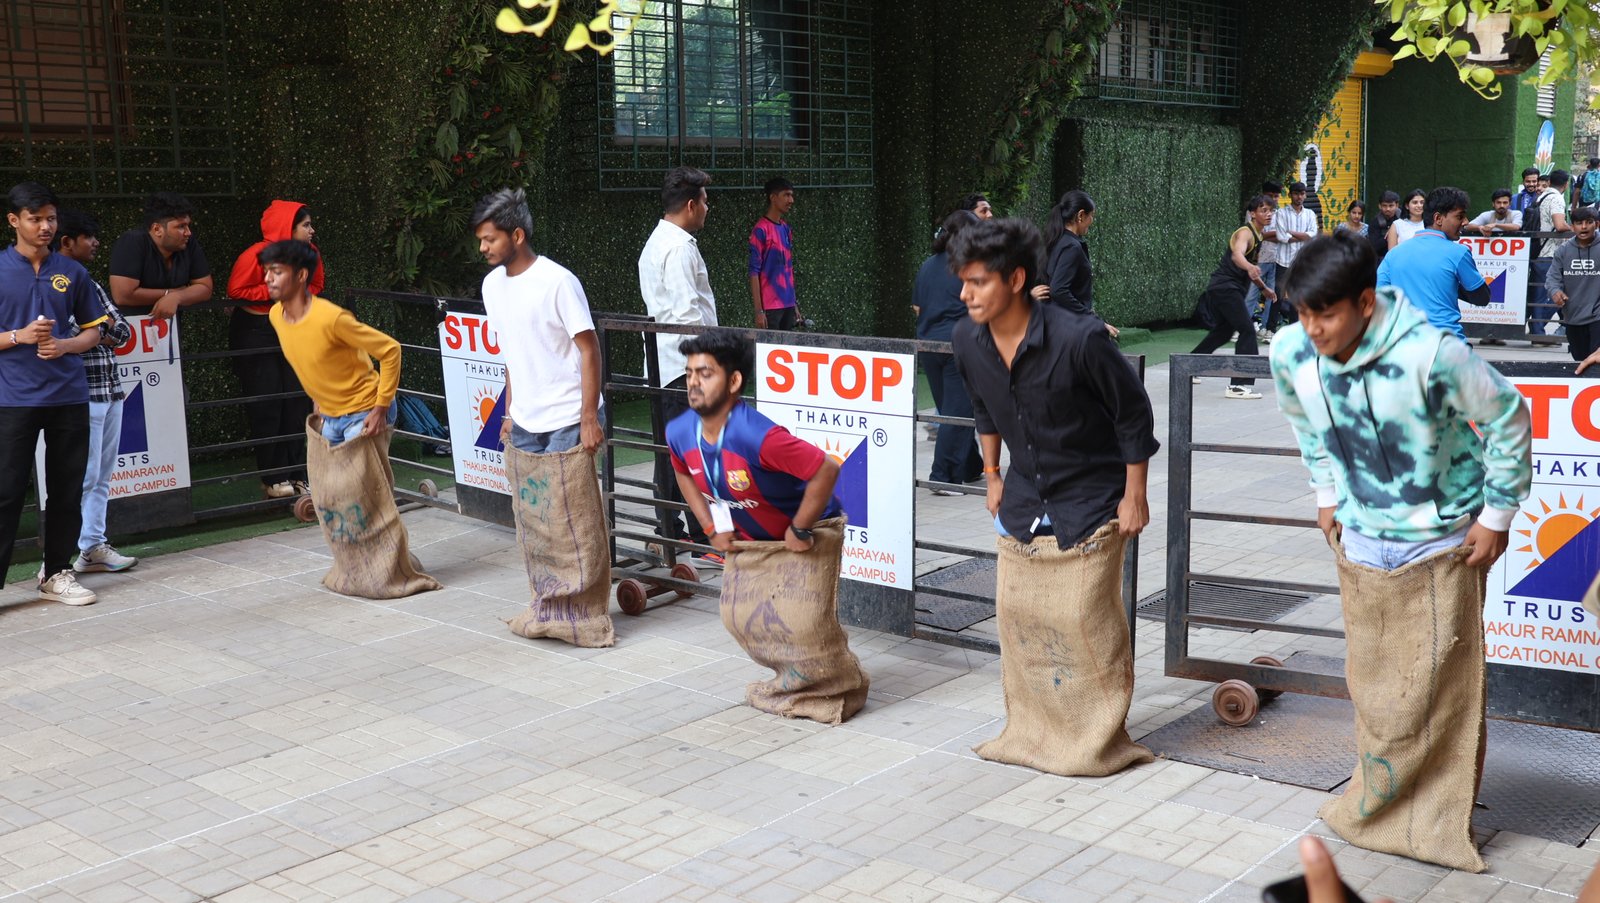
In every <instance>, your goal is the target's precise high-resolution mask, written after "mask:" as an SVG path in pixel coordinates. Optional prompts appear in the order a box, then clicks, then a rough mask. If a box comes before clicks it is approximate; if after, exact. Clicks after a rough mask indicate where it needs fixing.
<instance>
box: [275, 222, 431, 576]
mask: <svg viewBox="0 0 1600 903" xmlns="http://www.w3.org/2000/svg"><path fill="white" fill-rule="evenodd" d="M257 256H258V258H259V261H260V263H261V268H262V270H263V272H264V275H265V278H266V283H267V294H268V296H269V297H271V298H272V300H273V301H274V302H275V303H274V304H273V305H272V309H271V310H270V311H268V312H267V319H268V320H269V321H270V322H271V324H272V328H273V330H274V331H275V332H276V333H277V334H278V343H279V344H280V345H282V346H283V356H284V358H285V359H286V360H288V362H289V366H290V367H292V368H294V375H295V376H296V377H297V378H299V380H300V385H301V386H304V387H305V390H306V394H307V395H310V396H311V400H312V401H313V402H314V403H315V404H316V406H317V408H316V413H314V414H312V415H311V416H310V417H309V418H307V421H306V472H307V474H308V475H309V476H310V478H311V499H312V501H314V502H315V503H316V506H317V519H318V520H319V521H321V522H322V535H323V536H324V538H326V539H327V540H328V548H329V550H330V551H332V552H333V568H332V569H331V570H329V571H328V574H327V576H325V577H323V578H322V584H323V585H324V586H326V587H327V588H329V589H331V590H333V591H334V592H336V593H344V594H345V595H347V596H361V597H363V598H366V599H398V598H401V597H403V596H410V595H413V594H415V593H420V592H426V591H427V590H432V589H439V583H438V582H437V581H435V580H434V579H433V578H432V577H429V576H428V575H427V574H424V573H423V572H422V565H421V563H420V562H418V561H417V560H416V558H415V557H413V556H412V555H411V550H410V548H409V545H410V539H409V537H408V536H407V534H406V526H405V524H403V523H401V521H400V510H399V509H398V508H396V507H395V504H394V471H393V470H391V469H390V466H389V438H390V435H391V434H392V433H393V429H392V428H393V426H394V418H395V407H394V397H395V393H396V392H397V391H398V390H399V387H400V343H398V342H396V341H395V340H394V339H393V338H391V337H389V336H387V335H385V334H384V333H382V332H379V331H378V330H376V329H373V328H372V327H371V326H368V325H367V324H365V323H363V322H361V321H360V320H358V319H356V315H355V314H353V313H351V312H350V311H348V310H346V309H344V308H343V307H340V306H339V305H337V304H335V303H333V302H332V301H329V300H328V299H326V298H322V297H319V296H317V295H313V294H311V293H310V291H309V290H308V288H307V285H308V283H309V281H310V279H311V274H312V273H313V272H316V269H317V250H316V249H315V248H313V247H312V246H311V245H310V244H309V243H307V242H303V241H296V240H294V239H285V240H283V241H276V242H273V243H272V244H270V245H267V246H266V247H265V248H262V249H261V252H260V253H259V255H257ZM373 361H377V362H378V364H379V366H380V368H381V369H373V366H372V364H373Z"/></svg>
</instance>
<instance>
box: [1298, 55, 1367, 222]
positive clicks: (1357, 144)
mask: <svg viewBox="0 0 1600 903" xmlns="http://www.w3.org/2000/svg"><path fill="white" fill-rule="evenodd" d="M1365 98H1366V80H1365V79H1360V78H1348V79H1346V80H1345V82H1344V84H1343V85H1341V86H1340V88H1339V92H1338V93H1337V94H1335V95H1334V97H1333V106H1332V107H1331V108H1330V109H1329V110H1328V114H1327V115H1326V116H1324V117H1323V118H1322V122H1321V123H1319V124H1318V125H1317V130H1316V132H1315V133H1313V135H1312V137H1311V141H1310V142H1308V143H1309V144H1310V145H1314V146H1315V147H1316V149H1317V155H1316V157H1315V160H1316V164H1315V166H1312V165H1311V164H1310V162H1309V161H1308V159H1306V158H1302V159H1301V160H1300V161H1299V162H1298V163H1297V164H1296V166H1295V169H1296V176H1295V177H1296V178H1297V179H1299V180H1300V181H1302V182H1305V183H1306V184H1307V186H1308V187H1314V188H1315V190H1316V192H1317V200H1318V201H1319V202H1320V206H1321V208H1322V216H1321V218H1322V228H1323V231H1332V229H1333V227H1334V226H1336V225H1338V224H1339V223H1340V222H1342V221H1343V220H1344V217H1345V208H1347V207H1348V206H1349V205H1350V202H1351V201H1353V200H1355V199H1356V198H1358V197H1360V191H1361V127H1362V124H1363V123H1364V122H1365V116H1364V115H1363V110H1362V103H1363V101H1364V100H1365ZM1307 157H1308V158H1309V157H1311V155H1309V154H1308V155H1307ZM1313 182H1314V183H1315V184H1314V185H1313Z"/></svg>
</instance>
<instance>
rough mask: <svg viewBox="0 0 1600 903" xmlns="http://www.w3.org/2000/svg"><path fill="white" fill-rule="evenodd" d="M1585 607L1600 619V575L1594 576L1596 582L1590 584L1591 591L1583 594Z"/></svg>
mask: <svg viewBox="0 0 1600 903" xmlns="http://www.w3.org/2000/svg"><path fill="white" fill-rule="evenodd" d="M1583 607H1584V609H1585V610H1587V611H1588V612H1589V614H1591V615H1593V616H1594V617H1595V618H1597V619H1600V574H1595V575H1594V582H1593V583H1591V584H1589V591H1588V592H1586V593H1584V594H1583Z"/></svg>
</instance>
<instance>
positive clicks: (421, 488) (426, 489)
mask: <svg viewBox="0 0 1600 903" xmlns="http://www.w3.org/2000/svg"><path fill="white" fill-rule="evenodd" d="M417 491H418V492H420V493H422V494H423V495H425V496H427V497H428V498H430V499H436V498H438V497H439V484H437V483H435V482H434V481H432V480H423V481H422V482H420V483H418V484H417Z"/></svg>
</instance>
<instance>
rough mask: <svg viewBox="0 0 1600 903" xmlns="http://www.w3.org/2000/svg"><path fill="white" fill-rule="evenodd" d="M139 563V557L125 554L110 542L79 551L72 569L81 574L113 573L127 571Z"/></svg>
mask: <svg viewBox="0 0 1600 903" xmlns="http://www.w3.org/2000/svg"><path fill="white" fill-rule="evenodd" d="M138 563H139V559H137V558H134V557H133V556H132V555H124V554H122V553H121V552H118V551H117V550H116V549H114V548H112V547H111V544H110V543H108V542H103V543H100V544H99V545H97V546H95V547H94V548H91V549H89V550H87V551H84V552H79V553H78V557H77V559H76V560H75V561H73V562H72V569H73V570H75V571H77V572H78V573H80V574H88V573H91V572H92V573H112V574H115V573H116V572H117V571H125V570H127V569H128V568H131V567H133V566H134V565H136V564H138Z"/></svg>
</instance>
